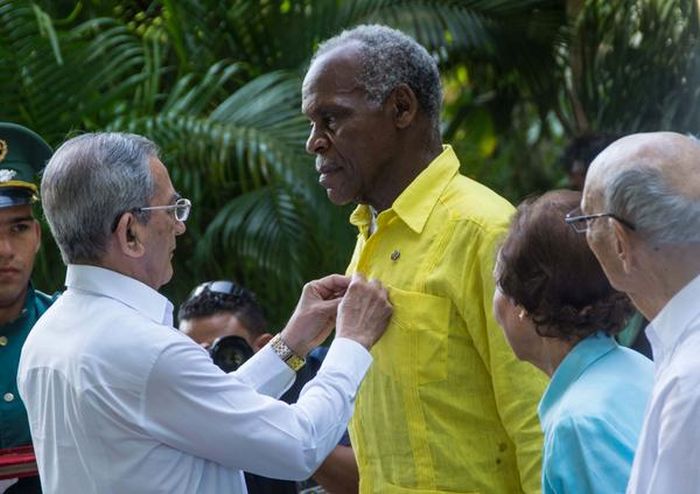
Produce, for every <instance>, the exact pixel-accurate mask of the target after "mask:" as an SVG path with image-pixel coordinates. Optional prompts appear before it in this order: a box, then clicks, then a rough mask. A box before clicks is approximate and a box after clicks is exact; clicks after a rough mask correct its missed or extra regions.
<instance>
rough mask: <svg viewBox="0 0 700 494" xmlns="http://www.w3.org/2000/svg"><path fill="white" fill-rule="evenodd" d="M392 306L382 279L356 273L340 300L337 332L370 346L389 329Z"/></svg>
mask: <svg viewBox="0 0 700 494" xmlns="http://www.w3.org/2000/svg"><path fill="white" fill-rule="evenodd" d="M393 310H394V309H393V307H392V305H391V303H389V297H388V295H387V292H386V289H385V288H384V287H383V286H382V285H381V283H379V281H377V280H370V281H367V280H365V278H364V277H363V276H362V275H361V274H359V273H356V274H354V275H353V276H352V281H351V283H350V285H349V286H348V288H347V291H346V293H345V296H344V297H343V301H342V302H341V303H340V307H339V309H338V318H337V322H336V330H335V334H336V336H337V337H342V338H349V339H351V340H355V341H357V342H358V343H360V344H361V345H363V346H364V347H365V348H366V349H367V350H369V349H370V348H372V346H373V345H374V344H375V343H376V342H377V341H378V340H379V338H380V337H381V336H382V335H383V334H384V331H386V327H387V325H388V324H389V319H391V314H392V312H393Z"/></svg>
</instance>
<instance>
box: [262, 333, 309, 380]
mask: <svg viewBox="0 0 700 494" xmlns="http://www.w3.org/2000/svg"><path fill="white" fill-rule="evenodd" d="M270 346H272V350H273V351H274V352H275V353H276V354H277V356H278V357H279V358H280V359H282V362H284V363H285V364H287V365H288V366H289V368H290V369H292V370H293V371H294V372H296V371H298V370H299V369H301V368H302V367H304V364H305V363H306V360H304V359H303V358H301V357H300V356H299V355H297V354H296V353H294V352H293V351H292V349H291V348H289V347H288V346H287V344H286V343H285V342H284V340H283V339H282V336H280V334H279V333H278V334H276V335H275V336H274V337H273V338H272V339H271V340H270Z"/></svg>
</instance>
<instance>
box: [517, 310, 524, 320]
mask: <svg viewBox="0 0 700 494" xmlns="http://www.w3.org/2000/svg"><path fill="white" fill-rule="evenodd" d="M518 319H520V320H521V321H522V320H523V319H525V309H522V310H521V311H520V314H518Z"/></svg>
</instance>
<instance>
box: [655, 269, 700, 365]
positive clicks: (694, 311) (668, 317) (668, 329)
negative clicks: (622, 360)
mask: <svg viewBox="0 0 700 494" xmlns="http://www.w3.org/2000/svg"><path fill="white" fill-rule="evenodd" d="M698 297H700V275H699V276H696V277H695V279H693V281H691V282H690V283H688V284H687V285H686V286H684V287H683V288H682V289H681V290H680V291H679V292H678V293H676V294H675V295H674V296H673V297H672V298H671V300H669V301H668V303H667V304H666V305H665V306H664V307H663V308H662V309H661V312H659V313H658V314H657V315H656V317H655V318H654V320H653V321H651V323H650V324H649V326H647V329H646V334H647V337H648V338H649V343H650V344H651V348H652V351H653V352H654V362H655V363H656V365H657V367H658V365H660V364H662V363H663V361H664V360H665V359H666V358H667V357H668V356H670V355H671V354H672V353H673V350H674V349H675V348H676V347H677V346H678V344H679V343H680V342H681V340H682V339H683V337H684V335H685V333H686V330H687V329H688V327H689V326H691V323H692V322H693V321H695V320H696V319H697V318H698V316H700V311H698V305H697V302H698Z"/></svg>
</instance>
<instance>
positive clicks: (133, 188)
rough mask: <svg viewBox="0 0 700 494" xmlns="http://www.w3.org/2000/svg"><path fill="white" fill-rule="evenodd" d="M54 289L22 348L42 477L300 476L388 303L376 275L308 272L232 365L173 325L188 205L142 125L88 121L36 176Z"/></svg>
mask: <svg viewBox="0 0 700 494" xmlns="http://www.w3.org/2000/svg"><path fill="white" fill-rule="evenodd" d="M42 202H43V205H44V211H45V214H46V217H47V220H48V222H49V225H50V227H51V232H52V233H53V235H54V237H55V238H56V241H57V243H58V245H59V247H60V249H61V254H62V256H63V259H64V262H66V264H67V266H68V269H67V274H66V291H65V292H64V294H63V295H62V296H61V297H60V299H59V300H58V301H57V302H56V303H55V304H54V305H53V306H52V308H51V309H50V310H49V311H47V312H46V314H45V315H44V316H43V317H42V318H41V319H40V320H39V321H38V323H37V325H36V326H35V329H34V330H33V331H32V333H31V335H30V337H29V338H28V340H27V343H26V344H25V347H24V349H23V351H22V357H21V360H20V371H19V377H18V384H19V390H20V393H21V395H22V398H23V399H24V401H25V403H26V404H27V409H28V410H29V423H30V428H31V432H32V438H33V439H34V444H35V449H36V453H37V462H38V466H39V472H40V474H41V479H42V485H43V487H44V489H45V490H46V491H47V492H51V493H73V492H81V493H95V494H97V493H104V492H128V493H141V492H143V493H156V492H162V493H182V494H189V493H194V492H197V493H212V494H213V493H223V492H226V493H233V494H237V493H243V492H245V485H244V482H243V475H242V472H241V471H242V470H245V471H249V472H254V473H258V474H262V475H266V476H272V477H277V478H287V479H303V478H307V477H308V476H309V475H311V473H313V472H314V471H315V470H316V469H317V468H318V465H319V464H320V463H321V462H322V461H323V459H324V458H325V457H326V456H327V455H328V453H329V452H330V451H331V450H332V449H333V448H334V447H335V445H336V444H337V442H338V440H339V439H340V436H341V435H342V434H343V431H344V429H345V426H346V423H347V420H348V419H349V417H350V415H351V413H352V407H353V403H354V399H355V394H356V391H357V387H358V386H359V384H360V382H361V380H362V378H363V376H364V374H365V372H366V371H367V368H368V367H369V365H370V363H371V356H370V354H369V352H368V350H369V349H370V348H371V347H372V346H373V345H374V343H375V342H376V341H377V340H378V339H379V337H380V336H381V335H382V333H383V332H384V330H385V327H386V324H387V322H388V320H389V318H390V315H391V305H390V304H389V302H388V300H387V295H386V292H385V291H384V289H383V288H382V287H381V286H380V285H379V283H378V282H376V281H369V282H367V281H365V280H364V279H363V278H362V277H360V276H356V277H353V279H352V280H351V279H349V278H347V277H344V276H340V275H331V276H328V277H326V278H323V279H321V280H317V281H312V282H310V283H308V284H307V285H306V286H305V287H304V290H303V293H302V296H301V299H300V300H299V304H298V305H297V308H296V309H295V312H294V314H293V315H292V317H291V319H290V321H289V323H288V324H287V326H286V327H285V328H284V329H283V330H282V331H281V333H280V334H279V335H277V336H275V337H274V338H273V339H272V340H271V341H270V343H269V344H268V345H266V346H265V348H263V349H262V350H261V351H259V352H258V353H257V354H256V355H255V356H254V357H253V358H251V359H250V360H249V361H248V362H247V363H246V364H245V365H244V366H242V367H241V368H240V369H238V370H237V371H236V372H234V373H230V374H226V373H225V372H223V371H221V370H220V369H219V368H218V367H216V366H215V365H214V364H213V363H212V361H211V359H210V358H209V355H208V354H207V352H206V351H205V350H204V349H202V348H201V347H200V346H198V345H195V344H194V343H193V342H192V341H191V340H190V339H189V338H187V337H186V336H185V335H183V334H181V333H180V332H178V331H177V330H176V329H175V328H174V327H173V325H172V322H173V320H172V309H173V306H172V304H171V303H170V302H169V301H168V300H167V299H166V298H165V297H163V296H162V295H160V294H159V293H158V289H159V288H160V287H161V286H162V285H164V284H165V283H167V282H168V281H169V280H170V278H171V276H172V265H171V259H172V255H173V252H174V251H175V245H176V237H177V236H179V235H181V234H183V233H184V232H185V224H184V220H185V219H187V215H188V213H189V209H190V205H189V203H188V202H185V201H183V200H182V198H181V197H180V196H179V195H178V194H177V192H176V191H175V190H174V188H173V185H172V183H171V181H170V177H169V175H168V171H167V169H166V168H165V166H164V165H163V163H162V162H161V161H160V159H159V157H158V149H157V147H156V146H155V144H153V143H152V142H151V141H149V140H147V139H145V138H143V137H139V136H136V135H132V134H121V133H99V134H86V135H82V136H79V137H76V138H73V139H70V140H69V141H67V142H65V143H64V144H63V145H62V146H61V147H60V148H59V150H58V151H57V152H56V153H55V154H54V155H53V157H52V158H51V160H50V161H49V164H48V165H47V167H46V170H45V171H44V174H43V178H42ZM334 325H335V327H336V337H335V340H334V341H333V343H332V344H331V347H330V349H329V352H328V357H327V359H326V361H325V362H324V364H323V366H322V367H321V369H320V371H319V373H318V375H317V377H316V378H315V379H314V380H313V381H311V382H310V383H309V384H308V385H307V386H306V388H305V390H304V393H303V394H302V396H301V397H300V398H299V401H298V402H297V403H296V404H295V405H294V406H290V405H287V404H286V403H283V402H281V401H279V400H277V398H278V397H279V396H280V395H281V394H282V393H283V392H284V391H285V390H286V389H287V388H288V387H289V385H291V383H292V381H293V380H294V377H295V374H296V371H297V370H298V369H300V368H301V366H303V364H304V357H305V356H306V355H307V354H308V353H309V351H311V350H312V349H313V348H314V347H316V346H317V345H318V344H320V343H321V342H322V341H324V340H325V338H326V337H327V336H328V335H329V333H330V331H331V329H332V328H333V326H334Z"/></svg>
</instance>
